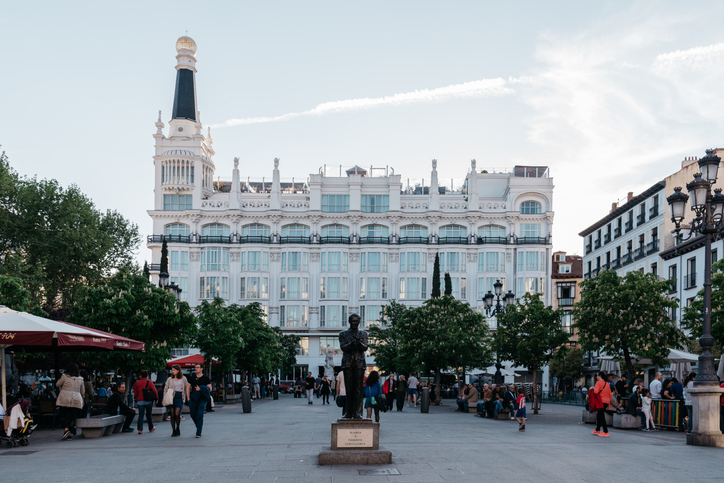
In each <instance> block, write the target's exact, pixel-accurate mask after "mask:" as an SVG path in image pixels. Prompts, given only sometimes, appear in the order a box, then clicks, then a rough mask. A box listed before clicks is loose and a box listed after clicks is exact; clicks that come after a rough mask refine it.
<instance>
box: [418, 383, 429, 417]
mask: <svg viewBox="0 0 724 483" xmlns="http://www.w3.org/2000/svg"><path fill="white" fill-rule="evenodd" d="M420 412H421V413H429V412H430V388H429V387H423V388H422V394H421V395H420Z"/></svg>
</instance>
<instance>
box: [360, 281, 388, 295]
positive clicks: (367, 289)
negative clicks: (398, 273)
mask: <svg viewBox="0 0 724 483" xmlns="http://www.w3.org/2000/svg"><path fill="white" fill-rule="evenodd" d="M359 298H360V299H386V298H387V277H362V278H360V282H359Z"/></svg>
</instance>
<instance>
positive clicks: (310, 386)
mask: <svg viewBox="0 0 724 483" xmlns="http://www.w3.org/2000/svg"><path fill="white" fill-rule="evenodd" d="M304 382H305V383H306V391H307V404H314V391H316V390H317V380H316V379H315V378H313V377H312V373H311V372H309V373H308V375H307V378H306V379H305V380H304Z"/></svg>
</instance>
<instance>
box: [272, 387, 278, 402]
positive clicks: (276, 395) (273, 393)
mask: <svg viewBox="0 0 724 483" xmlns="http://www.w3.org/2000/svg"><path fill="white" fill-rule="evenodd" d="M272 395H273V399H274V400H275V401H276V400H277V399H279V386H274V389H272Z"/></svg>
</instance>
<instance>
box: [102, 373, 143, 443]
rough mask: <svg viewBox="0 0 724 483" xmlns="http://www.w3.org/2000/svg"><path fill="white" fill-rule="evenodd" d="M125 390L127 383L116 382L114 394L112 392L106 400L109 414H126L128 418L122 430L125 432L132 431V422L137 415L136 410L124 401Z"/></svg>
mask: <svg viewBox="0 0 724 483" xmlns="http://www.w3.org/2000/svg"><path fill="white" fill-rule="evenodd" d="M124 392H126V384H125V383H123V382H122V383H120V384H114V385H113V394H111V397H109V398H108V401H107V402H106V409H107V410H108V415H109V416H116V415H118V414H120V415H122V416H125V417H126V420H125V421H124V423H123V430H122V431H123V432H124V433H132V432H133V430H132V429H131V423H132V422H133V418H135V417H136V411H134V410H133V409H131V408H129V407H128V406H127V405H126V403H124V402H123V393H124Z"/></svg>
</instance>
